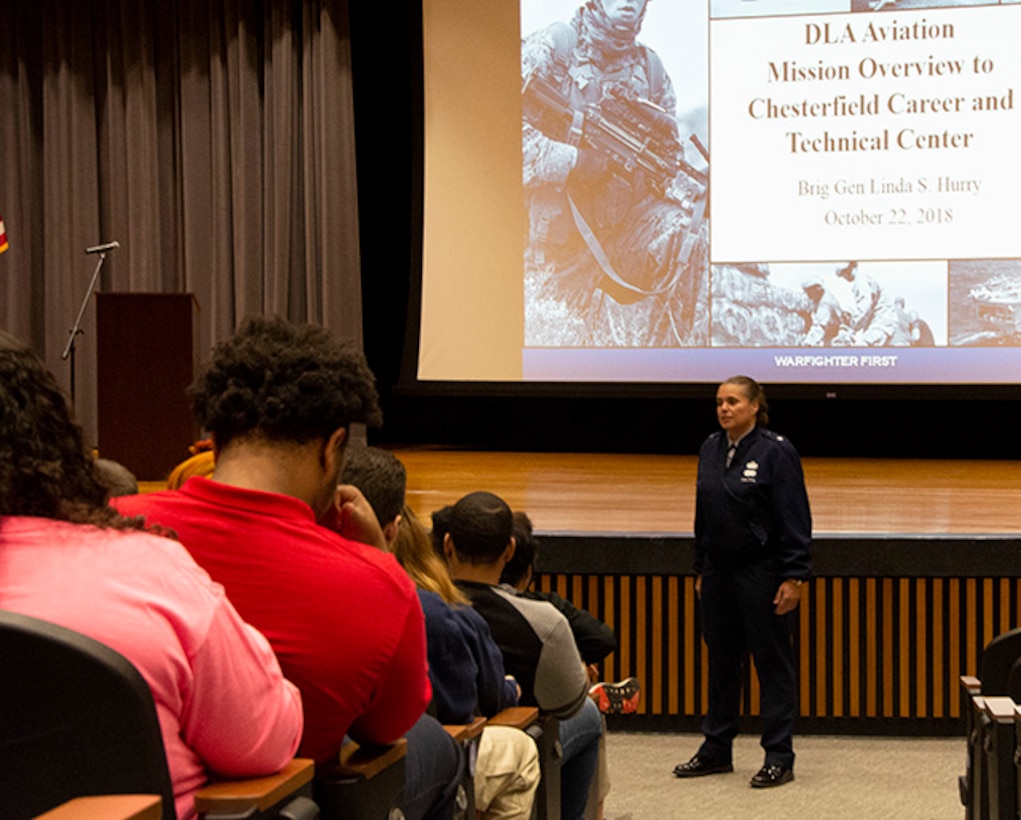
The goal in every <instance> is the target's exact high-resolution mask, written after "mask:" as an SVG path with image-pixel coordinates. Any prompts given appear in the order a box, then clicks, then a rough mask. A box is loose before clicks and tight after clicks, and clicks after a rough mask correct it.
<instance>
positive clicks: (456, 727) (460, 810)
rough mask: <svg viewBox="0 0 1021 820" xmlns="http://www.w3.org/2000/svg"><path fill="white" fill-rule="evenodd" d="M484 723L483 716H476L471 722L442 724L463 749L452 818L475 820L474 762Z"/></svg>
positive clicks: (476, 759) (477, 755) (484, 726)
mask: <svg viewBox="0 0 1021 820" xmlns="http://www.w3.org/2000/svg"><path fill="white" fill-rule="evenodd" d="M486 723H487V721H486V719H485V718H484V717H476V718H475V720H473V721H472V722H471V723H465V724H444V725H443V728H444V729H446V730H447V733H448V734H449V735H450V736H451V737H452V738H454V740H456V741H457V742H458V744H460V746H461V748H462V749H463V750H464V761H465V766H464V775H463V777H462V778H461V782H460V783H459V784H458V786H457V797H456V799H455V800H454V820H475V764H476V762H477V761H478V759H479V742H480V741H481V739H482V730H483V729H485V728H486Z"/></svg>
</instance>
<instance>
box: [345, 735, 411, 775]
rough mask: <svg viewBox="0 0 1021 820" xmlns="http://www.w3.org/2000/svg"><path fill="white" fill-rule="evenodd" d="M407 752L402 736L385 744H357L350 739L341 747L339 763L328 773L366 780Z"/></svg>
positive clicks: (406, 742)
mask: <svg viewBox="0 0 1021 820" xmlns="http://www.w3.org/2000/svg"><path fill="white" fill-rule="evenodd" d="M407 753H408V741H407V740H405V739H404V738H403V737H402V738H399V739H397V740H395V741H394V742H393V743H391V744H389V745H387V746H359V745H358V744H357V743H355V742H354V741H353V740H352V741H349V742H348V743H345V744H344V745H343V746H342V747H341V749H340V763H339V764H338V765H337V766H336V767H334V768H333V769H332V770H331V771H330V772H329V773H328V774H329V776H331V777H332V776H336V775H339V776H341V777H362V778H365V779H366V780H367V779H369V778H370V777H375V776H376V775H377V774H379V773H380V772H381V771H383V770H384V769H386V768H387V767H389V766H392V765H393V764H394V763H396V762H397V761H398V760H402V759H403V758H404V756H405V755H406V754H407Z"/></svg>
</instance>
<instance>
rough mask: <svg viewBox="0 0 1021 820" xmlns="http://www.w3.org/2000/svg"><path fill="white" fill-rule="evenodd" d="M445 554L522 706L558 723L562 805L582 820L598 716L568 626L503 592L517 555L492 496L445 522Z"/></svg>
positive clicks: (441, 518) (470, 500)
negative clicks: (513, 682) (506, 574)
mask: <svg viewBox="0 0 1021 820" xmlns="http://www.w3.org/2000/svg"><path fill="white" fill-rule="evenodd" d="M433 524H434V529H436V528H437V527H438V528H439V529H441V530H443V531H445V535H444V536H443V553H444V555H445V557H446V559H447V564H448V566H449V567H450V574H451V576H453V578H454V581H455V582H456V583H457V585H458V587H459V588H460V589H461V591H462V592H464V593H465V594H466V595H467V596H468V597H469V598H470V599H471V601H472V604H473V605H474V607H475V609H476V610H477V611H478V612H479V614H480V615H482V617H483V618H485V619H486V622H487V623H488V624H489V628H490V631H491V632H492V633H493V639H494V640H495V641H496V643H497V645H498V646H499V647H500V650H501V651H502V652H503V660H504V666H505V667H506V668H507V671H508V672H509V673H510V674H512V675H513V676H514V677H515V678H516V679H517V681H518V683H519V684H521V690H522V694H521V702H522V703H523V704H525V705H532V706H538V707H539V709H540V710H542V711H544V712H547V713H549V714H551V715H553V716H554V717H557V718H559V720H560V745H561V747H562V748H563V758H562V761H563V762H562V768H561V781H560V785H561V793H560V802H561V809H562V814H563V817H564V820H581V818H583V817H584V816H585V804H586V802H587V800H588V793H589V787H590V786H591V784H592V779H593V777H594V776H595V772H596V766H597V763H598V758H599V739H600V738H601V737H602V716H601V715H600V714H599V710H598V709H597V708H596V705H595V704H594V703H593V702H592V700H590V699H589V697H588V678H587V676H586V674H585V666H584V664H583V663H582V660H581V656H580V655H579V654H578V648H577V646H576V645H575V643H574V636H573V635H572V634H571V628H570V625H569V624H568V623H567V619H566V618H565V617H564V616H563V615H562V614H561V613H560V612H558V611H557V609H556V607H554V606H553V605H551V604H549V603H547V602H546V601H532V600H529V599H527V598H522V597H520V596H518V595H516V594H514V593H513V592H509V591H507V590H505V589H502V588H500V586H499V584H500V575H501V573H502V572H503V568H504V566H505V565H506V563H507V561H509V560H510V559H511V558H512V557H513V555H514V539H513V537H512V535H511V532H512V526H513V521H512V515H511V511H510V508H509V507H508V506H507V504H506V503H505V502H504V501H503V499H501V498H499V497H498V496H495V495H493V494H492V493H486V492H475V493H470V494H468V495H466V496H465V497H464V498H462V499H461V500H459V501H458V502H457V503H456V504H454V506H453V507H451V508H450V509H449V513H448V514H446V515H444V514H443V513H442V511H441V513H439V514H434V515H433Z"/></svg>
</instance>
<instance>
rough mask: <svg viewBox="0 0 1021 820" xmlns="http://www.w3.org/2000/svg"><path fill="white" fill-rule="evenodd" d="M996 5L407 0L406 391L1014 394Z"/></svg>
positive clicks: (1012, 226) (1020, 260) (1002, 47)
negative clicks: (413, 291)
mask: <svg viewBox="0 0 1021 820" xmlns="http://www.w3.org/2000/svg"><path fill="white" fill-rule="evenodd" d="M1019 40H1021V3H1018V4H1015V3H996V4H990V3H967V2H940V0H926V1H925V2H923V1H921V0H709V2H702V0H648V2H647V3H642V2H641V0H589V2H588V4H587V5H586V4H584V3H581V2H579V0H521V2H520V3H519V2H505V0H488V2H484V3H478V2H468V0H425V2H424V5H423V55H424V66H423V71H424V75H423V76H424V100H423V102H424V123H423V127H424V182H423V192H422V196H423V200H422V209H423V211H422V222H423V237H422V246H423V252H422V288H421V316H420V335H419V340H418V342H419V355H418V378H419V380H421V381H425V382H428V381H456V382H493V381H497V382H547V383H557V382H586V383H588V382H597V383H600V382H662V383H675V382H679V383H684V382H700V383H701V382H714V381H717V380H719V379H720V378H721V377H723V376H726V375H729V374H731V373H736V372H743V373H749V374H753V375H754V376H755V377H756V378H758V379H760V380H762V381H766V382H774V383H786V384H833V385H840V384H885V385H896V384H908V385H934V384H955V385H969V384H976V385H979V384H981V385H995V384H1017V383H1019V382H1021V218H1019V217H1021V206H1019V201H1021V195H1019V187H1021V185H1019V184H1021V160H1019V151H1018V148H1017V137H1018V135H1019V133H1021V128H1019V125H1021V123H1019V106H1021V91H1019V90H1018V87H1019V85H1021V49H1019V48H1018V42H1019Z"/></svg>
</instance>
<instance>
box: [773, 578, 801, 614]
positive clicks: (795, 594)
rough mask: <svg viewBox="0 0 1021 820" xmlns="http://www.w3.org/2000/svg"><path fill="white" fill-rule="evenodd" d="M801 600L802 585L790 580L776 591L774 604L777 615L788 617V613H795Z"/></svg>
mask: <svg viewBox="0 0 1021 820" xmlns="http://www.w3.org/2000/svg"><path fill="white" fill-rule="evenodd" d="M800 600H801V584H800V583H799V582H797V581H794V580H793V579H790V578H788V579H787V580H786V581H784V582H783V583H782V584H780V588H779V589H778V590H777V591H776V597H775V598H773V604H774V605H775V606H776V614H777V615H786V614H787V613H788V612H793V611H794V610H795V609H797V606H798V602H799V601H800Z"/></svg>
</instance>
